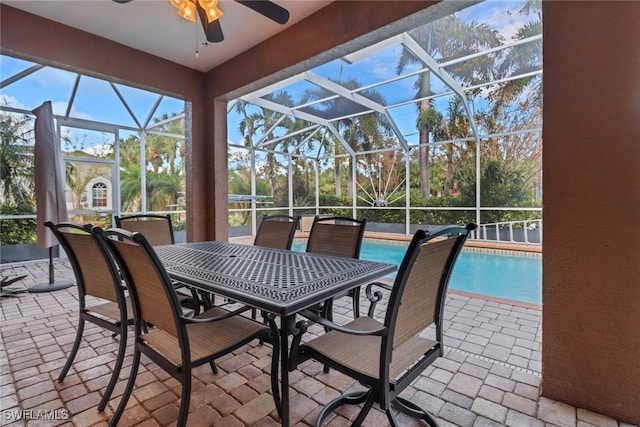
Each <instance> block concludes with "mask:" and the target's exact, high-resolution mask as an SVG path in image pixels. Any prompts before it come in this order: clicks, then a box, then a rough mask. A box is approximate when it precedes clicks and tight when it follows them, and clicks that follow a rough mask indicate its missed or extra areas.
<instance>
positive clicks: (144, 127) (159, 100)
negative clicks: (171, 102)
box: [142, 95, 184, 129]
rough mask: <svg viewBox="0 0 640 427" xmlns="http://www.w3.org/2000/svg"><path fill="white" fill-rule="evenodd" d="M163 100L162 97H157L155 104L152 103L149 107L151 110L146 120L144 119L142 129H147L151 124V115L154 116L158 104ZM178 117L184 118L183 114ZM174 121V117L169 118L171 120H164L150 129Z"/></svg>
mask: <svg viewBox="0 0 640 427" xmlns="http://www.w3.org/2000/svg"><path fill="white" fill-rule="evenodd" d="M163 98H164V96H163V95H160V96H158V98H156V102H154V104H153V107H151V110H149V115H148V116H147V118H146V119H145V121H144V123H143V125H142V126H143V129H147V128H148V127H149V123H151V119H153V115H154V114H155V112H156V110H157V109H158V106H159V105H160V102H162V99H163ZM180 116H182V117H184V113H182V114H180ZM174 119H175V117H171V119H167V120H164V121H162V122H159V123H156V124H154V125H153V126H151V127H152V128H153V127H156V126H159V125H160V123H163V124H164V123H165V122H167V121H169V120H174Z"/></svg>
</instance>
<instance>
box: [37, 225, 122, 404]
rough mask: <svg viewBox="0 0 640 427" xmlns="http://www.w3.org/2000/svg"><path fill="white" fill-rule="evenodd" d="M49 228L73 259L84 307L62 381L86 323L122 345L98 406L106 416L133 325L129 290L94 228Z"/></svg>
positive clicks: (78, 346)
mask: <svg viewBox="0 0 640 427" xmlns="http://www.w3.org/2000/svg"><path fill="white" fill-rule="evenodd" d="M45 225H46V226H47V227H49V228H50V229H51V231H52V232H53V234H54V235H55V236H56V239H58V242H60V245H61V246H62V247H63V249H64V251H65V252H66V254H67V257H68V258H69V262H70V263H71V267H72V268H73V272H74V274H75V277H76V286H77V288H78V303H79V305H80V312H79V316H78V329H77V330H76V338H75V341H74V343H73V346H72V348H71V352H70V353H69V356H68V357H67V362H66V363H65V365H64V367H63V368H62V371H61V372H60V374H59V375H58V381H59V382H62V381H63V380H64V378H65V377H66V376H67V373H68V372H69V369H70V368H71V366H72V364H73V360H74V359H75V357H76V354H77V353H78V349H79V348H80V344H81V342H82V336H83V333H84V326H85V322H87V321H88V322H91V323H93V324H95V325H98V326H100V327H102V328H104V329H107V330H109V331H111V332H113V334H114V337H118V339H119V341H120V343H119V345H118V353H117V355H116V362H115V365H114V367H113V373H112V374H111V379H110V380H109V383H108V384H107V388H106V389H105V391H104V394H103V395H102V399H101V400H100V403H99V404H98V411H100V412H102V411H103V410H104V408H105V407H106V406H107V403H108V402H109V398H110V397H111V393H112V392H113V389H114V387H115V385H116V382H117V380H118V375H120V370H121V368H122V363H123V361H124V356H125V351H126V346H127V328H128V325H129V324H131V323H133V310H131V302H130V301H127V299H128V298H127V297H126V296H125V286H124V284H123V282H122V279H121V276H120V271H119V270H118V267H117V266H116V264H115V261H114V260H113V259H112V258H110V257H105V256H104V254H103V253H102V249H101V248H100V246H99V245H98V244H96V242H95V239H94V237H93V236H92V235H91V230H92V228H93V227H92V226H91V225H89V224H87V225H79V224H73V223H59V224H54V223H53V222H51V221H47V222H46V223H45ZM92 298H98V299H100V300H101V302H99V303H97V304H93V305H88V304H87V302H88V300H90V299H92Z"/></svg>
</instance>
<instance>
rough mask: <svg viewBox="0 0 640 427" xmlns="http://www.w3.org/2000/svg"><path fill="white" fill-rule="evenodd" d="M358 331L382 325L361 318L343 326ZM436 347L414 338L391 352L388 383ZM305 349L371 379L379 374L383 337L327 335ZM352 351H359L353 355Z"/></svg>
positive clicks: (337, 333)
mask: <svg viewBox="0 0 640 427" xmlns="http://www.w3.org/2000/svg"><path fill="white" fill-rule="evenodd" d="M344 327H346V328H349V329H355V330H360V331H366V330H373V329H378V328H381V327H382V324H381V323H380V322H378V321H376V320H374V319H372V318H370V317H366V316H362V317H359V318H357V319H356V320H353V321H352V322H349V323H347V324H345V325H344ZM434 345H436V342H435V341H433V340H428V339H425V338H421V337H419V336H416V337H414V338H412V339H410V340H408V341H407V342H405V343H404V344H403V345H401V346H400V347H399V348H396V349H394V350H393V360H392V362H391V365H390V367H389V380H390V381H391V382H393V381H395V379H397V378H398V377H399V376H400V374H402V373H403V372H404V371H405V370H406V369H407V368H409V367H410V366H411V365H412V364H414V363H415V362H416V361H418V360H419V359H420V358H421V357H422V355H423V354H425V353H427V352H428V351H429V350H430V349H432V348H433V347H434ZM304 347H309V348H311V349H312V350H313V351H314V352H316V353H318V354H319V355H322V356H324V358H327V359H330V360H333V361H335V362H337V363H339V364H340V365H343V366H344V367H346V368H347V369H350V370H353V371H355V372H358V373H360V374H364V375H366V376H368V377H370V378H372V379H375V378H378V376H379V374H380V352H381V351H382V337H379V336H359V335H351V334H347V333H344V332H339V331H329V332H328V333H326V334H324V335H321V336H320V337H318V338H315V339H313V340H311V341H309V342H307V343H305V345H304ZM353 349H358V350H357V351H353Z"/></svg>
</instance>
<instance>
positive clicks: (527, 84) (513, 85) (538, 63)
mask: <svg viewBox="0 0 640 427" xmlns="http://www.w3.org/2000/svg"><path fill="white" fill-rule="evenodd" d="M520 14H521V15H525V16H529V15H532V14H534V16H535V17H536V19H534V20H533V21H529V22H526V23H524V24H523V25H522V26H521V27H520V28H519V29H518V31H517V32H516V34H515V36H514V37H513V38H514V39H515V40H523V39H526V38H529V37H532V36H537V35H540V34H542V0H527V1H526V2H525V4H524V6H523V7H522V8H521V9H520ZM541 69H542V39H538V40H536V41H534V42H529V43H525V44H519V45H516V46H514V47H512V48H511V49H510V50H509V51H508V52H507V54H506V56H505V58H504V60H503V61H502V63H501V64H500V65H499V66H498V67H497V77H498V78H499V79H500V78H504V77H510V76H518V75H521V74H526V73H528V72H531V71H538V70H541ZM525 92H528V95H529V96H528V98H529V101H530V103H531V105H532V106H533V107H538V108H542V75H541V74H538V75H535V76H529V77H524V78H520V79H513V80H508V81H506V82H504V83H501V84H499V85H498V88H497V89H496V90H494V91H493V93H492V94H491V99H492V101H493V104H494V108H495V109H497V108H500V107H502V106H504V105H506V104H508V103H509V102H510V101H513V100H515V99H517V98H518V97H519V96H520V95H521V94H522V93H525ZM494 111H495V110H494ZM495 112H496V113H497V111H495Z"/></svg>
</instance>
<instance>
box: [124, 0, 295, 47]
mask: <svg viewBox="0 0 640 427" xmlns="http://www.w3.org/2000/svg"><path fill="white" fill-rule="evenodd" d="M113 1H114V2H116V3H129V2H130V1H132V0H113ZM169 1H170V2H171V4H172V5H174V6H175V7H176V9H178V15H180V16H182V17H183V18H185V19H188V20H190V21H192V22H195V20H196V18H195V15H196V13H197V14H198V16H199V17H200V22H201V23H202V27H203V28H204V32H205V34H206V35H207V41H208V42H211V43H220V42H221V41H223V40H224V34H223V33H222V27H221V26H220V20H219V18H220V17H221V16H222V15H223V13H222V11H221V10H220V9H219V8H218V0H169ZM234 1H235V2H236V3H240V4H241V5H243V6H246V7H248V8H249V9H252V10H254V11H256V12H258V13H259V14H261V15H263V16H265V17H267V18H269V19H271V20H272V21H275V22H277V23H278V24H286V23H287V22H288V21H289V11H288V10H287V9H285V8H283V7H281V6H278V5H277V4H275V3H274V2H272V1H268V0H234Z"/></svg>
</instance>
